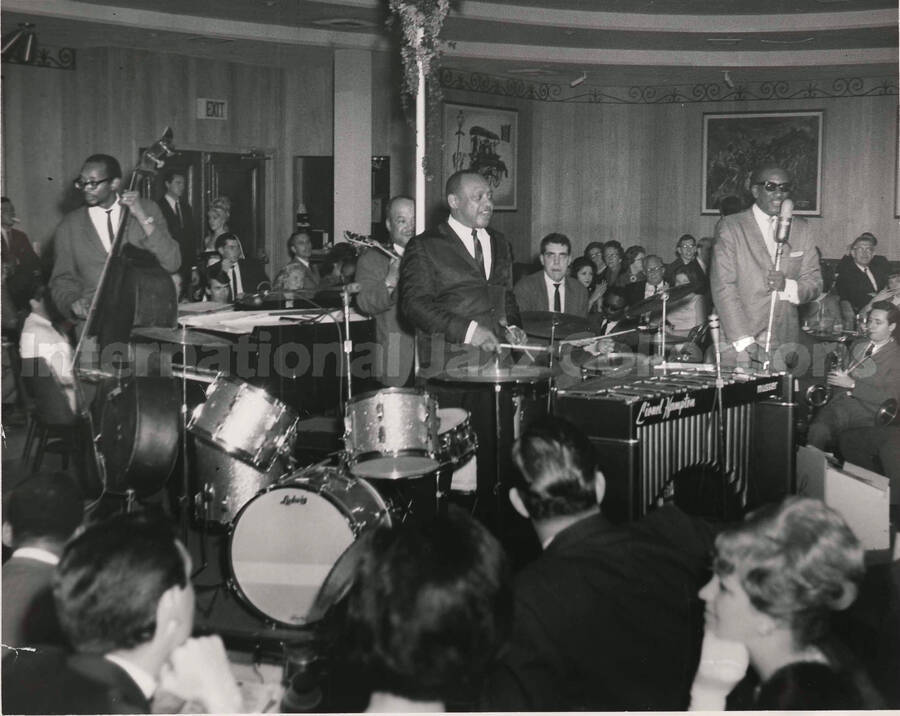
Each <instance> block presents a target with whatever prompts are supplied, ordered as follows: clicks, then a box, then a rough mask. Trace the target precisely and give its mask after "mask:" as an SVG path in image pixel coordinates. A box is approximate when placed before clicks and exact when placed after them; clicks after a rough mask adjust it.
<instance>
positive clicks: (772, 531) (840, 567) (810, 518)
mask: <svg viewBox="0 0 900 716" xmlns="http://www.w3.org/2000/svg"><path fill="white" fill-rule="evenodd" d="M713 570H714V575H713V577H712V579H711V580H710V581H709V582H708V583H707V584H706V586H704V587H703V589H702V590H701V591H700V597H701V599H703V600H704V602H706V632H707V637H706V638H705V639H704V646H703V655H702V657H701V664H700V668H699V670H698V675H697V677H696V678H695V680H694V688H693V689H692V708H710V707H711V706H712V707H714V706H713V703H711V702H709V701H708V700H705V699H704V697H705V696H707V697H708V695H709V694H708V690H709V689H710V686H711V685H714V684H715V683H716V681H717V679H716V676H717V674H716V669H717V668H721V667H722V665H723V664H726V663H729V662H730V663H731V664H732V665H733V664H737V663H740V662H741V659H742V658H743V659H744V661H743V665H744V666H746V664H747V663H748V662H749V665H750V666H751V667H752V670H753V674H751V677H755V678H756V679H758V685H757V686H756V687H755V689H752V688H751V687H750V686H749V684H750V680H747V679H745V680H744V681H743V682H741V686H745V687H747V688H745V689H743V691H744V692H745V693H744V694H741V693H740V692H741V689H740V687H739V689H737V690H735V692H732V700H731V701H730V704H729V705H734V702H735V700H737V701H740V700H741V696H743V698H744V700H745V701H747V702H748V703H746V704H740V705H741V706H744V707H749V708H753V709H853V708H870V707H871V706H872V705H873V702H875V701H877V695H876V694H874V690H873V688H872V686H871V684H870V683H869V682H868V679H867V678H866V677H865V675H864V674H863V673H862V672H861V670H860V669H859V667H858V666H857V665H856V664H855V660H853V659H852V658H851V657H850V656H849V654H847V653H846V651H845V650H842V649H841V648H840V647H839V646H838V645H837V644H836V643H835V642H834V641H833V640H832V639H831V637H830V635H829V621H830V617H831V615H832V613H834V612H836V611H840V610H844V609H847V608H848V607H849V606H850V605H851V604H852V603H853V601H854V600H855V599H856V596H857V591H858V584H859V582H860V581H861V579H862V577H863V572H864V565H863V548H862V546H861V545H860V543H859V541H858V540H857V539H856V536H855V535H854V534H853V532H852V531H851V529H850V528H849V527H848V526H847V523H846V522H844V520H843V518H842V517H841V516H840V515H839V514H838V513H837V512H835V511H834V510H832V509H831V508H830V507H827V506H826V505H825V504H824V503H823V502H821V501H820V500H814V499H809V498H802V497H789V498H787V499H785V500H784V501H783V502H782V503H781V504H777V505H769V506H766V507H763V508H761V509H759V510H757V511H755V512H753V513H751V514H750V515H749V517H748V518H747V519H746V520H745V521H744V522H743V523H742V524H740V525H738V526H737V527H734V528H733V529H730V530H726V531H724V532H722V533H721V534H720V535H719V536H718V537H717V538H716V553H715V558H714V561H713ZM742 653H743V657H742ZM739 672H740V669H735V670H734V671H733V672H732V677H733V678H732V679H731V680H730V681H729V680H728V679H719V686H722V684H723V683H727V688H728V690H729V691H730V690H731V687H732V686H734V684H735V683H736V682H737V681H738V680H740V678H741V676H743V673H742V672H740V673H739ZM718 676H719V677H721V676H722V673H721V672H719V673H718ZM713 688H714V686H713ZM722 690H723V691H724V689H722ZM704 692H707V693H704ZM725 693H727V692H725Z"/></svg>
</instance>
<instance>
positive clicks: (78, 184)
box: [72, 177, 112, 191]
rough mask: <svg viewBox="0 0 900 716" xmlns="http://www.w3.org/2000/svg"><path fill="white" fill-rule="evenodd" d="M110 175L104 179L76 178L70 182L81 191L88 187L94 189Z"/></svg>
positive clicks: (106, 180)
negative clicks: (87, 179)
mask: <svg viewBox="0 0 900 716" xmlns="http://www.w3.org/2000/svg"><path fill="white" fill-rule="evenodd" d="M110 179H112V177H106V179H91V180H90V181H86V180H84V179H76V180H75V181H73V182H72V184H73V185H74V186H75V188H76V189H78V191H83V190H84V189H90V190H91V191H94V189H96V188H97V187H98V186H100V185H101V184H104V183H106V182H108V181H109V180H110Z"/></svg>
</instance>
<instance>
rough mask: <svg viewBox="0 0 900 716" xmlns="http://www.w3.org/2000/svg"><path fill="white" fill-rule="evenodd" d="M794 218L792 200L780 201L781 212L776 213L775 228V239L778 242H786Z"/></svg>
mask: <svg viewBox="0 0 900 716" xmlns="http://www.w3.org/2000/svg"><path fill="white" fill-rule="evenodd" d="M793 218H794V202H793V201H791V200H790V199H785V200H784V201H783V202H781V212H780V213H779V214H778V228H777V229H776V230H775V241H776V242H777V243H779V244H783V243H786V242H787V240H788V237H789V236H790V235H791V221H792V220H793Z"/></svg>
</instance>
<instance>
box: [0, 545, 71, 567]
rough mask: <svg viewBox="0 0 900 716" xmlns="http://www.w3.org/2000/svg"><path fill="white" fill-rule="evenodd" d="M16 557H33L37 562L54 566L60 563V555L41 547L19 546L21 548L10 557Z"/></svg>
mask: <svg viewBox="0 0 900 716" xmlns="http://www.w3.org/2000/svg"><path fill="white" fill-rule="evenodd" d="M15 557H18V558H20V559H33V560H35V561H36V562H43V563H44V564H49V565H52V566H54V567H55V566H56V565H57V564H59V557H57V556H56V555H55V554H53V552H50V551H49V550H46V549H41V548H40V547H19V549H17V550H16V551H15V552H13V553H12V554H11V555H10V557H9V558H10V559H14V558H15Z"/></svg>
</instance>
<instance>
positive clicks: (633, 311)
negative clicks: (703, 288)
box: [625, 283, 694, 318]
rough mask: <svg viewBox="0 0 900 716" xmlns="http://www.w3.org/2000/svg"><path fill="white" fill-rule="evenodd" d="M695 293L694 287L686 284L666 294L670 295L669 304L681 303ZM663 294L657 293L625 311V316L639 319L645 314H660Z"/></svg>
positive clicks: (674, 287) (675, 287) (673, 288)
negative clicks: (673, 302)
mask: <svg viewBox="0 0 900 716" xmlns="http://www.w3.org/2000/svg"><path fill="white" fill-rule="evenodd" d="M693 292H694V286H693V285H692V284H689V283H686V284H684V285H682V286H673V287H672V288H670V289H669V290H668V291H666V293H668V294H669V302H670V303H671V302H672V301H680V300H681V299H682V298H684V297H685V296H690V295H691V294H692V293H693ZM662 297H663V294H661V293H657V294H655V295H653V296H650V297H649V298H645V299H644V300H642V301H638V302H637V303H635V304H632V305H631V306H629V307H628V308H626V309H625V315H626V316H627V317H628V318H637V317H638V316H642V315H644V314H645V313H658V312H660V311H662Z"/></svg>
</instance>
